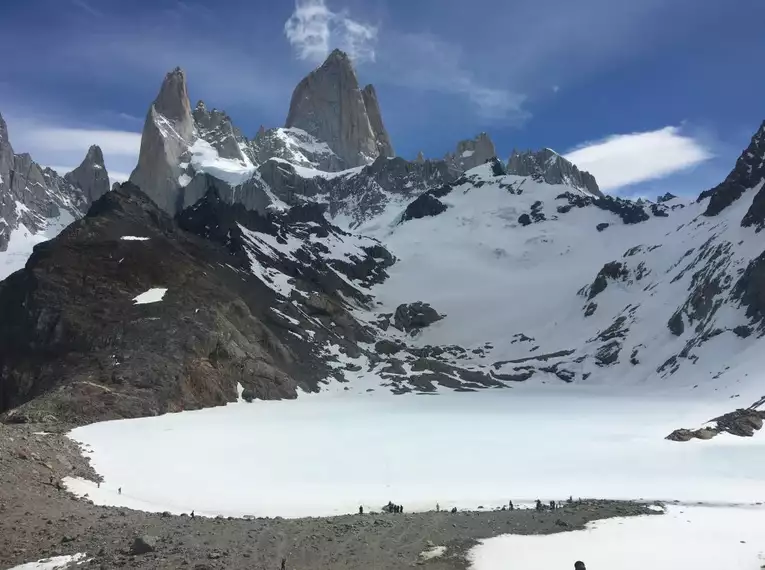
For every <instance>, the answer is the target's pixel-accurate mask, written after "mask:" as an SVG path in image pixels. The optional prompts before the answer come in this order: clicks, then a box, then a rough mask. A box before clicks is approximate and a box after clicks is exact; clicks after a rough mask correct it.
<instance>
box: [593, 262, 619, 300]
mask: <svg viewBox="0 0 765 570" xmlns="http://www.w3.org/2000/svg"><path fill="white" fill-rule="evenodd" d="M628 275H629V271H628V270H627V268H626V267H625V266H624V264H622V263H620V262H618V261H611V262H609V263H606V264H605V265H604V266H603V268H602V269H601V270H600V271H599V272H598V274H597V276H596V277H595V281H593V282H592V285H590V290H589V293H588V295H587V299H588V300H589V301H591V300H592V299H594V298H595V297H596V296H598V295H599V294H600V293H602V292H603V291H605V290H606V287H607V286H608V281H609V280H612V281H617V280H623V279H626V278H627V276H628Z"/></svg>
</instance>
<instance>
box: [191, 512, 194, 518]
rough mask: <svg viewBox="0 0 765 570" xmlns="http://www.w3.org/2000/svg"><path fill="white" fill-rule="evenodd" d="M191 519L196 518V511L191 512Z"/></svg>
mask: <svg viewBox="0 0 765 570" xmlns="http://www.w3.org/2000/svg"><path fill="white" fill-rule="evenodd" d="M191 518H192V519H193V518H194V511H191Z"/></svg>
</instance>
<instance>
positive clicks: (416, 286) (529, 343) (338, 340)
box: [0, 52, 765, 421]
mask: <svg viewBox="0 0 765 570" xmlns="http://www.w3.org/2000/svg"><path fill="white" fill-rule="evenodd" d="M348 121H351V123H353V124H355V125H357V126H358V125H361V126H362V127H363V128H361V130H359V129H356V128H354V129H352V130H351V131H352V132H351V131H348V132H346V131H345V130H343V129H344V128H345V127H342V125H347V124H348ZM341 127H342V128H341ZM338 129H339V130H338ZM360 133H361V134H360ZM351 134H352V135H353V136H351ZM392 154H393V151H392V144H391V141H390V139H389V137H388V135H387V133H386V132H385V129H384V126H383V122H382V116H381V114H380V107H379V104H378V102H377V97H376V94H375V92H374V89H373V88H370V87H367V88H364V89H360V87H359V84H358V81H357V80H356V76H355V72H354V70H353V68H352V66H351V65H350V61H349V60H348V58H347V56H344V54H342V53H339V52H333V54H332V55H331V56H330V58H329V59H328V60H327V62H326V63H325V64H324V65H323V66H321V67H320V68H318V69H317V70H316V71H314V72H312V74H311V75H309V76H308V78H306V80H304V81H303V82H301V84H300V85H299V86H298V88H297V89H296V91H295V95H294V96H293V100H292V105H291V108H290V112H289V118H288V120H287V122H286V126H285V127H284V128H276V129H268V130H267V129H265V128H261V130H260V131H259V132H258V133H257V135H256V136H255V137H254V138H252V139H249V138H247V137H246V136H245V135H244V134H243V133H242V132H241V131H240V130H239V129H238V128H237V127H236V126H235V125H234V124H233V122H232V120H231V118H230V117H229V116H228V115H227V114H226V113H225V112H223V111H221V110H217V109H214V108H213V109H210V108H208V107H207V105H205V103H203V102H199V103H198V104H197V105H196V107H194V108H193V110H192V106H191V104H190V100H189V96H188V88H187V84H186V77H185V74H184V72H183V71H182V70H180V69H176V70H174V71H172V72H170V73H169V74H168V75H167V76H166V78H165V80H164V82H163V84H162V86H161V88H160V91H159V94H158V96H157V98H156V99H155V101H154V102H153V103H152V105H151V106H150V108H149V111H148V113H147V118H146V124H145V126H144V132H143V139H142V143H141V152H140V157H139V161H138V164H137V166H136V169H135V170H134V172H133V173H132V175H131V184H127V185H124V186H123V187H121V188H120V189H119V190H118V192H117V193H116V194H114V195H111V196H106V197H104V198H102V199H101V200H98V201H97V202H96V206H94V208H92V209H91V212H90V214H89V216H88V218H87V219H85V220H83V221H80V222H77V223H76V224H75V225H74V226H72V228H71V229H70V230H68V231H67V232H65V233H64V234H62V236H60V237H59V238H56V239H55V240H53V241H52V242H51V243H50V244H48V246H46V248H45V250H46V251H47V254H46V255H42V254H41V255H35V256H33V257H32V259H31V260H30V263H29V266H28V268H27V270H25V271H24V272H21V273H20V274H18V275H17V276H14V278H13V279H10V280H8V282H6V283H5V284H3V285H0V307H2V306H3V304H4V303H8V304H10V305H12V304H13V303H14V300H16V299H19V298H20V296H21V295H24V294H26V291H27V287H28V283H29V279H31V274H30V272H32V271H33V272H34V275H35V279H36V280H37V282H38V286H37V290H36V291H37V292H36V293H35V295H34V299H33V301H34V302H31V303H29V304H27V305H25V307H24V308H23V310H19V311H17V312H15V313H14V317H13V319H11V320H14V319H15V321H14V323H15V324H14V323H11V322H10V321H9V324H8V325H7V326H6V328H3V325H2V324H0V339H3V338H4V339H6V341H7V342H5V346H6V349H5V350H4V351H3V350H0V370H4V371H5V372H3V374H5V376H4V377H2V378H0V380H2V382H3V383H4V384H5V388H4V390H3V391H0V395H2V394H5V395H4V396H3V399H0V411H2V410H6V409H9V408H11V407H15V406H18V405H22V406H23V410H24V413H31V411H35V410H37V411H40V413H43V412H44V413H55V414H59V413H61V409H62V406H64V404H65V403H66V402H70V401H71V399H72V398H74V399H76V400H77V401H81V402H83V405H84V406H85V408H83V410H86V411H83V417H86V416H87V417H88V418H90V419H93V418H97V417H100V416H99V414H103V413H104V412H103V408H102V407H100V406H101V405H102V404H103V402H102V398H107V399H109V400H110V401H113V400H114V399H115V398H117V399H118V400H119V398H122V397H124V398H128V399H127V400H125V401H124V402H125V403H124V405H123V404H119V405H117V404H114V405H112V407H111V408H109V409H110V412H109V413H110V414H111V415H110V416H109V417H114V416H115V415H124V416H131V415H142V414H146V413H149V411H151V413H157V412H162V411H168V410H173V409H178V407H186V406H190V407H199V406H209V405H215V404H217V403H220V401H222V400H224V401H225V400H226V399H231V398H234V397H235V395H236V385H237V384H241V386H242V387H243V388H244V389H245V390H249V393H251V394H255V395H257V396H258V397H264V398H282V397H294V396H295V395H296V393H297V392H296V391H297V390H298V389H302V390H306V391H315V390H328V389H336V388H339V389H341V390H379V389H384V390H387V391H391V392H394V393H397V394H398V393H404V392H420V393H430V392H436V391H438V390H444V389H449V390H457V391H465V390H477V389H481V388H504V387H512V386H514V385H517V383H518V382H545V383H571V382H578V383H589V384H593V385H597V384H606V383H609V384H613V383H614V382H620V383H633V384H634V383H643V382H649V383H656V384H660V383H668V382H671V383H672V384H673V385H675V386H677V387H686V388H688V389H693V388H695V387H699V388H700V389H702V390H710V391H715V390H721V391H724V392H725V393H726V394H728V395H734V392H736V393H738V391H739V390H741V389H742V386H743V383H745V382H743V383H742V378H746V377H747V376H746V375H747V374H749V373H750V371H751V370H753V369H754V368H753V367H756V366H759V365H760V364H761V361H760V357H759V352H760V351H759V350H758V349H759V344H760V340H759V339H760V337H761V332H762V330H763V329H762V326H761V322H762V320H763V315H765V299H763V296H762V294H761V291H762V290H763V285H764V284H763V282H762V281H763V277H762V275H763V271H762V266H763V263H765V262H764V261H763V258H765V253H764V252H763V248H762V247H761V246H760V245H759V240H758V236H757V233H758V232H759V230H760V229H762V227H765V207H763V204H765V198H764V197H763V196H765V190H764V189H763V180H765V166H763V164H764V163H765V125H763V127H761V128H760V130H759V131H758V132H757V133H756V134H755V136H754V137H753V139H752V143H751V145H750V146H749V148H748V149H746V150H745V151H744V153H743V154H742V156H741V158H740V159H739V161H738V163H737V164H736V166H735V168H734V170H733V171H732V173H731V175H730V176H729V177H728V178H727V179H726V180H725V181H724V182H723V183H722V184H720V185H719V186H717V187H715V188H713V189H711V190H708V191H705V192H703V193H701V195H700V197H699V199H698V200H696V201H691V200H683V199H680V198H677V197H675V196H672V195H669V194H668V195H666V196H663V197H661V198H659V199H657V200H656V201H647V200H638V201H630V200H624V199H619V198H614V197H610V196H605V195H603V194H602V192H601V191H600V190H599V188H598V186H597V182H596V181H595V179H594V178H593V177H592V176H591V175H589V174H588V173H586V172H582V171H580V170H579V169H578V168H577V167H576V166H574V165H573V164H571V163H570V162H569V161H567V160H566V159H565V158H564V157H562V156H560V155H558V154H557V153H555V152H554V151H552V150H550V149H543V150H541V151H538V152H532V151H527V152H523V153H519V152H514V153H513V155H512V156H511V157H510V159H509V161H508V162H507V163H504V162H502V161H501V160H499V159H498V158H497V157H496V156H494V154H495V151H494V145H493V143H492V142H491V140H490V138H489V137H488V135H486V134H483V133H482V134H480V135H479V136H478V137H476V139H474V140H472V141H462V142H460V143H458V145H457V148H456V150H455V152H454V153H450V154H448V155H447V156H446V157H445V158H444V159H441V160H426V159H425V158H424V157H423V156H422V155H420V156H419V157H418V158H417V160H415V161H407V160H405V159H403V158H401V157H394V156H392ZM349 165H354V166H353V167H352V168H347V167H348V166H349ZM96 170H97V169H96ZM84 172H87V175H86V174H84ZM93 173H94V171H93V169H90V170H87V169H84V170H83V171H81V172H80V173H79V174H76V175H75V173H73V176H72V177H70V178H72V179H76V180H86V179H87V180H90V179H91V178H92V174H93ZM144 193H145V195H146V196H148V199H147V198H146V196H144ZM149 199H150V200H149ZM136 204H137V205H136ZM157 207H158V208H159V210H161V211H162V212H163V213H160V211H159V210H157ZM126 220H127V221H129V223H127V221H126ZM130 236H147V237H149V238H150V240H149V241H148V242H146V243H144V242H142V241H140V240H139V241H138V242H137V243H134V244H133V245H129V244H126V243H123V241H124V240H122V239H121V238H122V237H128V238H130ZM131 243H132V242H131ZM142 244H143V245H142ZM74 246H76V247H74ZM73 248H74V249H76V250H77V251H85V250H88V251H90V252H92V255H94V256H95V258H94V259H93V260H89V261H88V263H87V264H86V266H87V272H88V274H89V278H90V279H92V280H93V281H94V283H96V284H97V286H95V287H93V288H90V289H83V288H82V287H80V289H78V290H77V292H76V293H74V292H73V293H72V294H71V296H72V298H76V299H77V301H76V303H74V306H75V307H80V308H82V309H83V310H85V311H86V312H87V310H88V308H89V307H91V306H92V305H94V304H98V303H107V304H108V305H109V306H110V307H111V309H110V311H108V312H107V313H105V316H104V315H102V317H103V318H101V317H99V318H98V319H95V320H93V321H92V322H91V321H89V320H88V321H87V322H86V321H83V320H82V319H81V318H80V317H81V315H80V313H78V312H77V311H74V312H73V309H72V308H71V306H70V304H67V303H64V302H63V299H64V298H68V297H62V296H60V295H59V294H60V293H61V292H62V291H64V292H65V291H67V289H68V288H69V287H74V284H75V283H79V282H78V280H77V272H78V271H83V267H85V265H82V264H81V263H80V264H78V263H75V262H74V261H72V260H69V262H68V263H66V260H67V259H68V256H69V254H70V252H71V251H72V249H73ZM167 251H174V252H175V253H174V254H173V255H175V256H176V258H174V261H173V262H172V263H170V262H169V261H167V260H165V258H164V257H163V256H164V255H165V253H164V252H167ZM120 259H121V260H123V261H124V262H125V264H126V265H125V266H121V267H112V266H113V265H114V264H113V262H112V261H113V260H120ZM123 261H120V262H119V264H118V265H120V264H122V263H123ZM126 268H129V270H128V269H126ZM163 268H164V269H163ZM125 271H128V273H125ZM168 271H172V272H174V273H173V275H172V276H170V274H169V273H168ZM78 287H79V285H78ZM151 287H161V288H165V289H167V290H168V293H167V296H166V297H165V300H163V301H162V302H161V303H162V305H161V309H156V312H157V315H156V317H157V318H158V319H160V320H161V324H152V323H154V322H155V321H153V320H151V319H154V318H155V317H148V318H149V319H150V320H147V321H143V320H142V321H141V322H142V323H143V325H142V327H144V325H145V327H144V328H136V329H135V330H132V329H131V332H130V334H128V333H126V332H125V331H124V329H123V328H121V327H123V324H122V323H124V322H125V319H128V320H130V319H137V318H140V315H142V314H153V313H151V311H152V310H153V309H145V308H140V309H135V308H134V307H133V306H132V304H131V299H133V298H134V297H136V296H138V295H140V294H141V293H143V292H145V290H146V289H148V288H151ZM139 289H140V290H139ZM48 290H50V291H56V292H57V293H56V295H53V296H46V295H45V292H46V291H48ZM104 290H109V291H110V293H109V295H106V296H105V295H104V294H103V291H104ZM213 290H215V291H216V293H215V294H214V295H213V294H212V293H210V292H211V291H213ZM99 291H101V292H99ZM174 291H177V292H174ZM208 297H209V314H207V315H206V316H205V317H204V319H203V317H198V316H195V315H198V314H200V313H199V312H196V311H194V312H190V311H191V308H194V307H195V306H194V303H196V304H199V303H201V302H203V301H202V300H204V299H206V298H208ZM10 305H9V306H10ZM197 308H198V307H197ZM232 311H233V312H232ZM111 314H114V315H121V316H120V317H119V318H112V317H109V315H111ZM52 315H53V316H52ZM107 317H108V318H107ZM202 320H204V322H202ZM131 322H133V321H131ZM20 323H21V324H20ZM52 323H55V325H53V324H52ZM195 323H196V324H195ZM192 325H193V326H192ZM197 325H198V326H199V327H201V329H199V328H197V329H195V328H194V327H197ZM18 326H22V327H24V330H29V331H40V330H42V331H43V332H45V331H48V332H45V334H42V333H40V335H42V336H39V335H38V333H35V335H38V336H34V338H26V337H23V338H22V337H19V336H18V335H15V334H14V332H13V331H15V330H17V329H16V328H11V327H18ZM51 326H53V327H54V331H63V330H66V331H69V333H68V336H67V337H66V338H67V339H68V338H69V337H71V338H78V339H82V344H81V345H77V347H76V350H75V348H74V347H73V346H70V345H69V344H67V343H65V342H64V341H63V338H62V337H61V334H63V333H60V332H59V333H55V334H54V333H53V332H51V331H50V330H49V329H50V327H51ZM237 330H248V331H250V332H249V333H248V335H250V337H251V338H244V337H242V336H241V333H237V332H236V331H237ZM179 331H183V332H179ZM195 331H196V332H195ZM168 335H171V336H172V335H176V336H175V337H173V338H175V340H174V341H173V343H172V345H171V346H170V347H169V348H168V349H167V351H166V353H163V354H162V355H161V358H159V357H158V358H157V359H154V357H151V358H149V357H148V356H147V355H146V354H144V352H147V351H148V352H151V351H153V350H155V349H156V348H157V347H158V346H160V344H161V343H163V342H165V341H163V340H161V339H166V338H167V337H168ZM176 337H177V338H176ZM252 338H256V339H258V342H256V343H253V342H252ZM98 339H106V340H98ZM19 343H21V344H19ZM25 343H26V344H28V345H29V347H31V348H24V347H25V346H26V344H25ZM62 343H63V344H62ZM147 343H148V344H147ZM1 344H3V343H0V345H1ZM137 347H138V348H137ZM141 347H142V348H141ZM30 350H31V351H32V352H30ZM35 351H42V352H41V353H39V354H38V353H37V352H35ZM82 351H85V353H87V352H88V351H89V352H90V353H92V354H97V355H101V356H98V357H91V358H90V359H89V360H86V361H81V360H80V359H79V358H78V357H75V356H73V354H74V352H77V353H78V354H82ZM102 353H103V354H102ZM114 354H118V355H123V356H122V357H119V358H118V360H119V367H120V368H119V370H120V374H119V375H118V376H119V382H114V381H112V380H111V379H110V377H109V375H108V374H107V375H106V376H104V373H103V371H104V370H106V369H108V368H109V366H112V365H110V364H108V362H111V361H109V360H108V359H109V358H112V356H111V355H114ZM51 355H52V356H51ZM62 355H69V356H70V357H71V358H70V359H69V360H68V361H67V364H66V366H69V367H73V368H71V374H70V375H69V376H67V375H61V374H59V373H58V372H56V375H55V377H54V376H51V375H50V374H49V373H50V371H53V370H56V371H58V370H60V366H63V364H61V363H60V359H61V358H64V356H62ZM125 355H129V356H125ZM101 357H103V358H101ZM51 358H52V360H50V359H51ZM45 359H48V360H45ZM99 359H100V360H99ZM104 359H106V360H104ZM147 359H149V360H150V362H149V363H148V364H147ZM38 360H39V361H42V360H45V361H46V363H47V364H46V367H45V369H44V370H41V371H38V372H37V373H36V372H34V371H30V370H29V369H26V368H24V367H23V362H28V361H38ZM128 360H130V362H129V363H128ZM107 361H108V362H107ZM96 362H98V364H96ZM112 364H113V363H112ZM147 366H149V367H150V368H151V369H152V370H154V374H155V375H158V376H162V378H163V379H162V381H161V382H160V383H159V384H161V389H159V388H157V389H156V390H151V389H150V390H146V389H145V385H144V384H145V378H144V375H145V372H144V370H145V369H146V367H147ZM94 367H96V368H97V370H96V368H94ZM112 367H113V366H112ZM203 369H204V370H214V371H215V373H214V374H213V373H210V375H209V378H214V382H213V380H210V381H209V382H207V381H206V380H203V378H205V376H204V375H202V376H200V375H199V370H203ZM163 370H164V372H163ZM245 370H247V371H249V372H247V373H243V372H241V371H245ZM233 371H239V372H236V373H234V372H233ZM86 378H91V380H87V381H85V380H84V379H86ZM93 378H96V380H95V383H96V384H104V385H108V386H109V391H108V392H104V393H103V394H101V395H99V393H95V394H94V393H93V390H92V389H91V388H92V385H91V384H87V383H86V384H82V382H92V381H94V380H92V379H93ZM75 379H77V380H75ZM77 382H80V384H77ZM199 382H201V383H202V384H201V385H199V384H198V383H199ZM210 382H212V384H210ZM76 386H79V387H76ZM82 386H90V387H86V388H83V387H82ZM129 398H137V400H130V399H129ZM136 401H138V402H140V404H136ZM64 407H66V406H64ZM30 410H31V411H30ZM70 419H71V420H72V421H84V420H79V419H77V418H70Z"/></svg>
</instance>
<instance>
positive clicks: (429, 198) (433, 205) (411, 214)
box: [400, 192, 447, 223]
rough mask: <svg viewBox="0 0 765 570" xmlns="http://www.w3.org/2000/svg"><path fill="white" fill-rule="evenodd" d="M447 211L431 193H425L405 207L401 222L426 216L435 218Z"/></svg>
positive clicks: (444, 205)
mask: <svg viewBox="0 0 765 570" xmlns="http://www.w3.org/2000/svg"><path fill="white" fill-rule="evenodd" d="M446 210H447V206H446V204H444V203H443V202H441V200H439V199H438V198H436V197H435V196H434V195H433V193H432V192H425V193H424V194H422V195H421V196H420V197H419V198H417V199H416V200H414V202H412V203H411V204H409V205H408V206H407V207H406V210H404V214H403V215H402V216H401V222H400V223H404V222H406V221H409V220H417V219H420V218H425V217H428V216H437V215H438V214H441V213H442V212H445V211H446Z"/></svg>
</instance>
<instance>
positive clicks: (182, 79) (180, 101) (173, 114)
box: [154, 67, 191, 121]
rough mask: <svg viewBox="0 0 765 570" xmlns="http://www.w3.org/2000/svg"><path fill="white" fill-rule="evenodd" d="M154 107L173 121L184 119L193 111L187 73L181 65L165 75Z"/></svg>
mask: <svg viewBox="0 0 765 570" xmlns="http://www.w3.org/2000/svg"><path fill="white" fill-rule="evenodd" d="M154 109H155V110H156V111H157V112H158V113H161V114H162V115H164V116H165V117H167V118H168V119H170V120H171V121H183V120H184V119H185V118H186V117H187V116H188V115H189V114H190V113H191V103H190V101H189V92H188V88H187V86H186V73H185V72H184V71H183V70H182V69H181V68H180V67H176V68H175V69H173V70H172V71H170V72H168V73H167V75H165V80H164V81H163V82H162V86H161V87H160V89H159V94H158V95H157V98H156V99H155V100H154Z"/></svg>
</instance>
